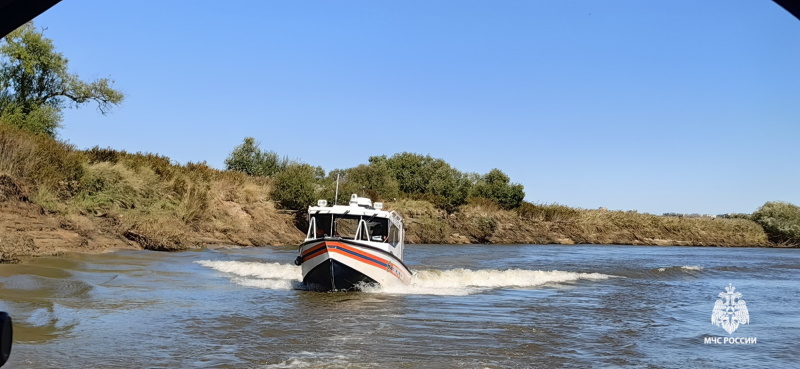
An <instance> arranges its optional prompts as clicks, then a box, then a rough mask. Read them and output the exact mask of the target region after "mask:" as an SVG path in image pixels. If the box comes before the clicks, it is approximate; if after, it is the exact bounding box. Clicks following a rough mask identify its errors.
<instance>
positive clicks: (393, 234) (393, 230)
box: [388, 223, 400, 246]
mask: <svg viewBox="0 0 800 369" xmlns="http://www.w3.org/2000/svg"><path fill="white" fill-rule="evenodd" d="M388 237H389V238H388V241H389V243H390V244H391V245H392V246H397V244H398V243H399V242H400V229H399V228H397V226H396V225H394V223H391V224H390V225H389V235H388Z"/></svg>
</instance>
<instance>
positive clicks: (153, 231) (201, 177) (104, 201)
mask: <svg viewBox="0 0 800 369" xmlns="http://www.w3.org/2000/svg"><path fill="white" fill-rule="evenodd" d="M0 173H6V174H7V175H8V176H10V177H11V178H13V179H14V180H15V181H16V182H18V183H21V184H22V186H21V187H22V188H23V191H24V192H26V193H27V198H28V199H30V200H31V201H32V202H34V203H36V204H39V205H41V206H42V207H43V209H44V210H45V211H47V212H51V213H56V214H63V215H65V216H70V215H80V216H87V217H92V218H101V219H104V220H105V221H107V223H110V224H111V225H112V227H113V228H114V229H115V230H116V231H117V232H118V233H119V234H122V235H124V236H125V237H127V238H128V239H130V240H133V241H135V242H138V243H139V244H140V245H141V246H142V247H144V248H147V249H152V250H179V249H185V248H188V247H192V246H196V242H195V241H192V240H193V239H194V237H190V235H191V234H193V233H196V232H199V231H207V232H221V233H225V232H230V233H235V232H237V231H244V230H243V229H242V224H241V220H240V219H232V217H231V216H230V214H229V212H225V211H223V210H225V209H226V206H225V203H236V204H237V206H239V207H244V208H247V206H248V205H253V204H256V203H258V204H259V205H262V207H263V206H268V207H270V206H272V205H271V203H270V199H269V192H270V190H271V181H270V179H268V178H264V177H251V176H247V175H245V174H243V173H240V172H232V171H219V170H216V169H213V168H210V167H208V166H207V165H206V164H204V163H188V164H186V165H178V164H175V163H172V162H171V161H170V160H169V159H168V158H166V157H163V156H159V155H154V154H142V153H136V154H133V153H127V152H125V151H117V150H112V149H104V148H98V147H95V148H92V149H89V150H86V151H80V150H77V149H75V148H74V147H73V146H71V145H69V144H65V143H62V142H59V141H56V140H53V139H52V138H49V137H46V136H42V135H35V134H31V133H29V132H26V131H22V130H19V129H17V128H14V127H11V126H8V125H5V124H0ZM268 203H269V204H268ZM228 208H230V206H228ZM253 213H254V214H255V213H258V212H255V211H254V212H253ZM262 213H263V212H262ZM247 215H248V216H249V218H250V219H251V218H252V215H251V214H247ZM261 215H262V216H269V214H261Z"/></svg>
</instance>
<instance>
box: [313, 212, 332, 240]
mask: <svg viewBox="0 0 800 369" xmlns="http://www.w3.org/2000/svg"><path fill="white" fill-rule="evenodd" d="M311 218H312V220H314V222H315V223H316V225H317V234H316V235H315V236H314V237H315V238H322V237H325V236H330V235H331V234H332V233H333V232H331V218H332V217H331V215H330V214H317V215H314V216H312V217H311Z"/></svg>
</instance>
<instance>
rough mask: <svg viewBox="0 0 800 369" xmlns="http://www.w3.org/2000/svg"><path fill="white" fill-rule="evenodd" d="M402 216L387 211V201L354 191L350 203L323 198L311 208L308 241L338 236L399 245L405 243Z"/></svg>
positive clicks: (309, 209) (309, 211) (394, 245)
mask: <svg viewBox="0 0 800 369" xmlns="http://www.w3.org/2000/svg"><path fill="white" fill-rule="evenodd" d="M402 227H403V224H402V218H400V216H399V215H398V214H397V213H395V212H388V211H384V210H383V204H382V203H380V202H376V203H375V204H373V203H372V201H371V200H370V199H368V198H365V197H358V196H357V195H355V194H353V195H352V196H351V197H350V203H349V204H348V205H333V206H328V203H327V201H326V200H319V201H318V202H317V206H311V207H309V208H308V232H307V233H306V241H308V240H312V239H317V238H326V237H338V238H344V239H350V240H355V241H363V242H375V243H386V244H389V245H390V246H392V247H396V246H397V245H398V244H401V243H402V242H403V228H402Z"/></svg>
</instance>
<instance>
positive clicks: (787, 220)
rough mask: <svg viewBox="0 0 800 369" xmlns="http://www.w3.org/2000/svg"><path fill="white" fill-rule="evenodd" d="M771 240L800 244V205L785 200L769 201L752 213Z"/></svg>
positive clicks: (754, 219)
mask: <svg viewBox="0 0 800 369" xmlns="http://www.w3.org/2000/svg"><path fill="white" fill-rule="evenodd" d="M752 219H753V221H755V222H756V223H758V224H759V225H761V227H763V228H764V231H765V232H766V233H767V236H768V237H769V239H770V241H772V242H775V243H787V244H792V245H800V207H798V206H797V205H794V204H790V203H788V202H783V201H775V202H767V203H766V204H764V205H763V206H761V207H760V208H759V209H758V210H756V211H755V212H754V213H753V215H752Z"/></svg>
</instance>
